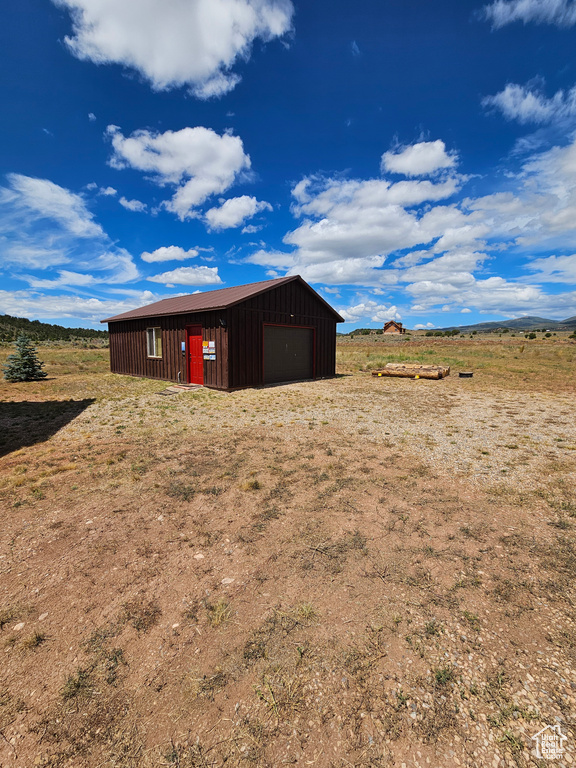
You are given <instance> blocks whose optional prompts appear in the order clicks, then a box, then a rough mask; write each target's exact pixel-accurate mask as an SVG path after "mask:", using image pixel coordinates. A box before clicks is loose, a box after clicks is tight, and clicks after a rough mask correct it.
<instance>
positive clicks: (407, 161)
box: [382, 139, 458, 176]
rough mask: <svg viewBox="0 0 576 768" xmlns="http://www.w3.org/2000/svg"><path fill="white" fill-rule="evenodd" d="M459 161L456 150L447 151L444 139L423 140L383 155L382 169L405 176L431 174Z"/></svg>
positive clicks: (452, 166)
mask: <svg viewBox="0 0 576 768" xmlns="http://www.w3.org/2000/svg"><path fill="white" fill-rule="evenodd" d="M457 163H458V155H457V154H456V153H455V152H447V151H446V145H445V144H444V142H443V141H441V140H440V139H438V140H437V141H421V142H418V143H417V144H411V145H409V146H407V147H398V148H397V149H396V150H395V151H388V152H384V154H383V155H382V171H383V172H384V171H388V172H389V173H401V174H403V175H404V176H429V175H430V174H432V173H436V172H437V171H440V170H444V169H446V168H454V167H455V166H456V165H457Z"/></svg>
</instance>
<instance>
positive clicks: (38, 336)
mask: <svg viewBox="0 0 576 768" xmlns="http://www.w3.org/2000/svg"><path fill="white" fill-rule="evenodd" d="M22 334H25V335H26V336H27V337H28V338H29V339H32V340H33V341H73V340H74V339H103V340H107V339H108V331H96V330H93V329H92V328H65V327H64V326H62V325H52V324H50V323H41V322H40V320H27V319H26V318H25V317H12V315H0V341H15V340H16V339H17V338H18V337H19V336H20V335H22Z"/></svg>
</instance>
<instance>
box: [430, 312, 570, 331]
mask: <svg viewBox="0 0 576 768" xmlns="http://www.w3.org/2000/svg"><path fill="white" fill-rule="evenodd" d="M499 328H509V329H510V330H511V331H534V330H536V329H539V330H541V329H544V330H546V331H574V330H576V315H574V316H573V317H568V318H566V320H547V319H546V318H545V317H534V316H533V315H528V316H526V317H517V318H515V319H514V320H501V321H499V322H496V323H476V324H475V325H449V326H447V327H446V328H438V330H439V331H453V330H458V331H462V332H464V333H467V332H472V331H497V330H498V329H499Z"/></svg>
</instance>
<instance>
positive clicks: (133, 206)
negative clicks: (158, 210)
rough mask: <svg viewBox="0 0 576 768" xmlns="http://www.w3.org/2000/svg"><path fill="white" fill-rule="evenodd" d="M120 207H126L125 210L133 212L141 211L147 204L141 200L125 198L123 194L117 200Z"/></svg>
mask: <svg viewBox="0 0 576 768" xmlns="http://www.w3.org/2000/svg"><path fill="white" fill-rule="evenodd" d="M118 202H119V203H120V205H121V206H122V208H126V210H127V211H134V212H135V213H142V212H143V211H145V210H146V209H147V208H148V206H147V205H146V203H143V202H142V201H141V200H127V199H126V198H125V197H124V196H122V197H121V198H120V200H118Z"/></svg>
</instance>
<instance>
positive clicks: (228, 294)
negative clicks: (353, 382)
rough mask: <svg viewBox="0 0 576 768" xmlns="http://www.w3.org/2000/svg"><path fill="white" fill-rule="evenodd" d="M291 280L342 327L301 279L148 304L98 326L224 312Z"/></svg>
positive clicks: (264, 283)
mask: <svg viewBox="0 0 576 768" xmlns="http://www.w3.org/2000/svg"><path fill="white" fill-rule="evenodd" d="M293 280H298V281H299V282H301V283H302V284H303V285H304V286H306V288H308V290H309V291H311V292H312V293H313V294H314V295H315V296H316V297H317V299H318V301H321V302H322V303H323V304H324V305H325V306H326V307H327V308H328V309H329V310H330V311H331V312H332V313H333V314H334V315H335V316H336V318H337V322H339V323H343V322H344V318H342V317H340V315H339V314H338V313H337V312H336V310H335V309H333V308H332V307H331V306H330V304H328V302H327V301H324V299H323V298H322V296H320V295H319V294H317V293H316V291H315V290H314V289H313V288H311V287H310V286H309V285H308V283H307V282H306V281H305V280H303V279H302V278H301V277H300V275H294V276H292V277H278V278H276V279H275V280H264V281H262V282H260V283H249V284H248V285H237V286H234V287H233V288H220V289H219V290H217V291H205V292H203V293H191V294H188V295H187V296H176V297H174V298H172V299H162V300H161V301H156V302H154V304H147V305H146V306H145V307H138V308H137V309H131V310H130V311H129V312H123V313H122V314H121V315H114V317H107V318H106V319H105V320H101V321H100V322H101V323H114V322H116V321H119V320H135V319H136V318H142V317H159V316H161V315H185V314H188V313H190V312H206V311H208V310H212V309H226V308H228V307H232V306H234V305H235V304H240V303H241V302H243V301H246V299H250V298H252V297H253V296H257V295H258V294H260V293H265V292H266V291H270V290H272V288H277V287H278V286H280V285H284V284H285V283H290V282H292V281H293Z"/></svg>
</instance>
